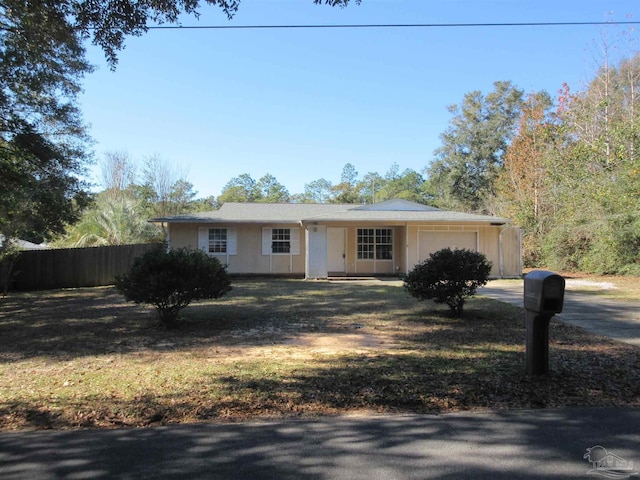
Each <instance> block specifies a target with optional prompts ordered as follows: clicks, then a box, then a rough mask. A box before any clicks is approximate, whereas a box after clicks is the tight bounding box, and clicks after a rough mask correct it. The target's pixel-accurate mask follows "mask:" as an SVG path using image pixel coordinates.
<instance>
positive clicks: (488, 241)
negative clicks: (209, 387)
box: [169, 223, 522, 278]
mask: <svg viewBox="0 0 640 480" xmlns="http://www.w3.org/2000/svg"><path fill="white" fill-rule="evenodd" d="M226 226H227V227H233V228H235V229H236V232H237V255H216V257H217V258H218V259H219V260H220V261H221V262H222V263H223V264H226V265H227V266H228V267H227V268H228V271H229V273H233V274H284V275H289V274H290V275H301V276H303V275H305V272H306V274H307V276H308V277H309V278H324V277H326V275H327V272H326V268H327V267H326V262H327V248H328V246H327V239H326V232H327V228H329V227H341V228H345V232H346V235H345V237H346V240H345V242H346V244H345V266H346V272H345V274H346V275H348V276H371V275H398V274H400V273H406V272H408V271H409V270H411V269H412V268H413V267H414V266H415V265H416V264H417V263H419V262H421V261H422V260H424V259H425V258H421V254H420V252H421V247H420V242H419V239H420V232H451V233H455V232H476V234H477V249H478V251H479V252H481V253H484V254H485V255H486V256H487V258H488V259H489V260H490V261H491V262H492V264H493V268H492V271H491V275H492V276H495V277H499V276H503V277H519V276H521V275H522V263H521V254H520V252H521V247H520V229H518V228H515V227H506V228H505V227H504V226H489V225H486V224H479V225H463V224H449V225H440V224H438V225H433V224H432V225H420V224H412V225H407V224H405V223H402V224H395V225H393V224H391V225H381V224H371V223H369V224H367V223H359V224H354V225H350V226H349V225H345V224H343V223H335V224H331V223H328V224H326V225H317V226H315V225H308V226H306V227H301V226H300V225H298V224H291V225H267V224H264V225H263V224H245V225H226ZM199 227H211V225H207V224H180V223H174V224H171V226H170V232H169V238H170V243H171V246H172V247H174V248H178V247H190V248H198V228H199ZM216 227H219V228H224V227H225V225H216ZM263 227H274V228H299V229H300V230H299V231H300V254H299V255H292V254H273V255H263V254H262V228H263ZM314 227H317V232H315V233H314V232H313V231H312V230H307V229H309V228H310V229H313V228H314ZM358 228H391V229H392V230H393V255H392V257H393V258H392V260H358V259H357V229H358ZM423 247H424V246H423ZM308 248H309V249H310V250H309V251H310V253H311V255H313V258H309V259H307V258H306V252H307V249H308ZM318 255H320V256H321V257H322V259H319V258H318ZM323 262H324V263H323Z"/></svg>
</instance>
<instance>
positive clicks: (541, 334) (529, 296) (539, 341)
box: [524, 270, 565, 375]
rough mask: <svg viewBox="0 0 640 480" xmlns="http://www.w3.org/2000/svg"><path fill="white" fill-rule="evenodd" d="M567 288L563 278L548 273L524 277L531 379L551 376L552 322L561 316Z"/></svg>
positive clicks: (540, 272)
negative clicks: (558, 315) (549, 374)
mask: <svg viewBox="0 0 640 480" xmlns="http://www.w3.org/2000/svg"><path fill="white" fill-rule="evenodd" d="M564 287H565V281H564V278H562V277H561V276H560V275H558V274H556V273H553V272H548V271H546V270H534V271H532V272H530V273H528V274H527V275H526V276H525V277H524V308H525V310H526V322H527V345H526V349H527V353H526V355H527V374H528V375H543V374H545V373H548V372H549V321H550V320H551V317H553V316H554V315H555V314H556V313H560V312H562V305H563V303H564Z"/></svg>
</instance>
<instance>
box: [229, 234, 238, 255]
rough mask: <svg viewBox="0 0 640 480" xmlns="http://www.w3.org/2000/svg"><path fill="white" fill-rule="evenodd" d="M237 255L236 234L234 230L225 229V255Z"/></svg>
mask: <svg viewBox="0 0 640 480" xmlns="http://www.w3.org/2000/svg"><path fill="white" fill-rule="evenodd" d="M237 253H238V232H237V230H236V229H235V228H227V254H228V255H236V254H237Z"/></svg>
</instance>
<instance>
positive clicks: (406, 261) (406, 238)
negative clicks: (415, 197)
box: [404, 222, 409, 275]
mask: <svg viewBox="0 0 640 480" xmlns="http://www.w3.org/2000/svg"><path fill="white" fill-rule="evenodd" d="M404 228H405V232H404V245H405V253H404V274H405V275H407V274H408V273H409V222H405V224H404Z"/></svg>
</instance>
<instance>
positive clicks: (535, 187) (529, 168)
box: [496, 92, 557, 266]
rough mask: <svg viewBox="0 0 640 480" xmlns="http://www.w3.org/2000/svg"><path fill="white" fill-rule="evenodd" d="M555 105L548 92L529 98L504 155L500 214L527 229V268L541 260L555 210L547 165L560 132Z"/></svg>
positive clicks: (497, 186)
mask: <svg viewBox="0 0 640 480" xmlns="http://www.w3.org/2000/svg"><path fill="white" fill-rule="evenodd" d="M552 106H553V102H552V100H551V96H550V95H549V94H548V93H547V92H538V93H531V94H530V95H528V97H527V99H526V101H525V102H524V104H523V107H522V113H521V116H520V120H519V122H518V133H517V134H516V136H515V137H514V138H513V140H512V142H511V144H510V145H509V148H508V150H507V152H506V154H505V156H504V168H503V169H502V171H501V172H500V176H499V178H498V180H497V182H496V191H497V194H498V197H499V205H498V207H497V208H498V210H499V211H498V213H499V214H500V215H502V216H505V217H507V218H510V219H512V220H513V221H514V223H515V224H516V225H518V226H520V227H522V228H523V230H524V239H523V256H524V261H525V265H527V266H535V265H536V264H537V263H538V262H539V260H540V255H541V250H540V248H541V241H542V237H543V236H544V235H545V233H547V229H546V226H547V224H548V213H549V212H548V210H549V209H550V208H551V202H550V200H549V195H548V193H547V189H548V187H549V181H548V174H547V163H548V161H549V158H550V155H549V152H550V150H551V149H552V146H553V144H554V142H555V132H556V130H557V128H556V124H555V122H554V119H553V117H552V115H551V107H552Z"/></svg>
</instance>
